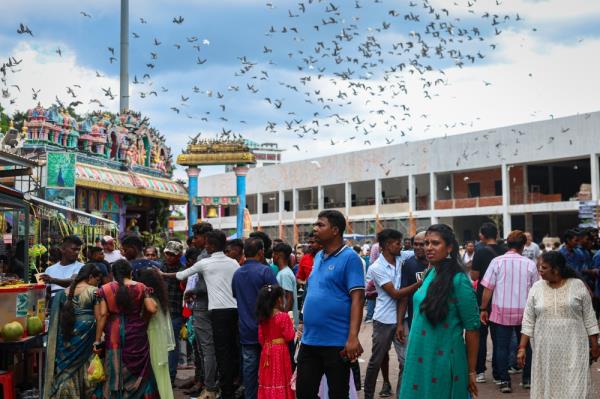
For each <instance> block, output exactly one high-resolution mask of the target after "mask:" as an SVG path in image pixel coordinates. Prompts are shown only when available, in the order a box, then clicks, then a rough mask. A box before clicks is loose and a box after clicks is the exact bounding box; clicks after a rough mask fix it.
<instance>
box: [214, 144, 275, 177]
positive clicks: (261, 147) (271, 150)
mask: <svg viewBox="0 0 600 399" xmlns="http://www.w3.org/2000/svg"><path fill="white" fill-rule="evenodd" d="M244 142H245V143H246V145H247V146H248V148H249V149H250V152H252V153H253V154H254V155H255V156H256V163H255V164H252V165H248V166H249V167H251V168H260V167H263V166H270V165H278V164H280V163H281V153H282V152H283V151H285V150H282V149H281V148H279V145H278V144H277V143H261V144H259V143H257V142H255V141H252V140H244ZM234 167H235V165H226V166H225V171H226V172H233V168H234Z"/></svg>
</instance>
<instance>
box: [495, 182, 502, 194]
mask: <svg viewBox="0 0 600 399" xmlns="http://www.w3.org/2000/svg"><path fill="white" fill-rule="evenodd" d="M494 188H495V189H494V191H495V192H494V195H502V180H496V181H495V182H494Z"/></svg>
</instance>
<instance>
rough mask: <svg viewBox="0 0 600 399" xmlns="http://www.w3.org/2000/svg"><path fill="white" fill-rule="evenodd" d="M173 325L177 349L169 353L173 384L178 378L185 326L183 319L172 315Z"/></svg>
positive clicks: (170, 374)
mask: <svg viewBox="0 0 600 399" xmlns="http://www.w3.org/2000/svg"><path fill="white" fill-rule="evenodd" d="M171 324H172V325H173V334H175V349H173V350H172V351H170V352H169V376H170V377H171V383H173V382H175V377H176V376H177V365H178V364H179V350H180V344H179V341H180V339H179V335H180V332H181V326H182V325H183V317H181V316H179V317H173V315H171Z"/></svg>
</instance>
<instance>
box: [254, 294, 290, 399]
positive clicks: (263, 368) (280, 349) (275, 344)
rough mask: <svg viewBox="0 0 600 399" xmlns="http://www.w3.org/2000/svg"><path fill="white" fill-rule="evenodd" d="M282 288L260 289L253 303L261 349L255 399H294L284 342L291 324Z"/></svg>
mask: <svg viewBox="0 0 600 399" xmlns="http://www.w3.org/2000/svg"><path fill="white" fill-rule="evenodd" d="M283 306H284V299H283V289H282V288H281V287H279V286H276V285H266V286H264V287H263V288H262V289H261V290H260V292H259V294H258V299H257V302H256V315H257V317H258V323H259V325H258V342H259V343H260V345H261V346H262V352H261V354H260V364H259V368H258V399H294V392H293V391H292V387H291V379H292V362H291V357H290V352H289V349H288V347H289V346H288V343H289V342H290V341H291V340H292V339H294V335H295V332H294V325H293V324H292V320H291V319H290V316H288V314H287V313H286V312H284V311H283V308H284V307H283Z"/></svg>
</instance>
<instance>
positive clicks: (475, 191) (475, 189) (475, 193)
mask: <svg viewBox="0 0 600 399" xmlns="http://www.w3.org/2000/svg"><path fill="white" fill-rule="evenodd" d="M468 191H469V198H477V197H479V194H480V191H481V186H480V184H479V183H469V185H468Z"/></svg>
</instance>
